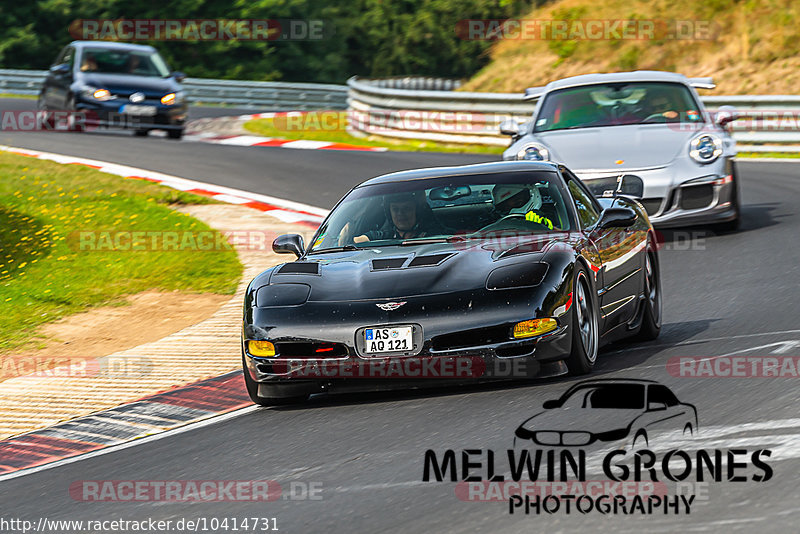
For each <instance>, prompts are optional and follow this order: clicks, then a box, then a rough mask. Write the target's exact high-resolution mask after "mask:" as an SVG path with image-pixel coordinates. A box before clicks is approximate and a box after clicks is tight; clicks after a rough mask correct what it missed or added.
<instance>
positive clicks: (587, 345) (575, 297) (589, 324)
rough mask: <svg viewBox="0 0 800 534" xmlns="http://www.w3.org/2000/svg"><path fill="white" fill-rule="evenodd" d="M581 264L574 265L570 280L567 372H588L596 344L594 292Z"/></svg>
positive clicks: (595, 355)
mask: <svg viewBox="0 0 800 534" xmlns="http://www.w3.org/2000/svg"><path fill="white" fill-rule="evenodd" d="M589 280H590V279H589V275H588V273H587V271H586V268H585V267H583V265H582V264H580V263H578V264H576V265H575V278H574V280H573V283H572V351H571V352H570V355H569V358H567V369H569V373H570V374H571V375H585V374H587V373H589V372H591V370H592V368H593V367H594V364H595V362H596V361H597V350H598V347H599V346H600V334H599V320H598V317H597V313H598V310H597V294H596V292H595V291H594V289H593V285H592V283H591V282H590V281H589Z"/></svg>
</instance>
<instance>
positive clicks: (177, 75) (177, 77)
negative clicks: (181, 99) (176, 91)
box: [171, 70, 186, 83]
mask: <svg viewBox="0 0 800 534" xmlns="http://www.w3.org/2000/svg"><path fill="white" fill-rule="evenodd" d="M171 76H172V77H173V78H175V81H176V82H178V83H181V82H183V80H185V79H186V75H185V74H184V73H182V72H181V71H179V70H176V71H175V72H173V73H172V74H171Z"/></svg>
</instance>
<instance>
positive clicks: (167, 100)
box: [161, 93, 175, 106]
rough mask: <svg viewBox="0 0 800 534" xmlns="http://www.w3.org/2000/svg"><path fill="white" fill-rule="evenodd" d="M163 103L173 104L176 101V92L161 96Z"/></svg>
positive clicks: (166, 104)
mask: <svg viewBox="0 0 800 534" xmlns="http://www.w3.org/2000/svg"><path fill="white" fill-rule="evenodd" d="M161 103H162V104H164V105H165V106H171V105H172V104H174V103H175V93H170V94H168V95H164V96H162V97H161Z"/></svg>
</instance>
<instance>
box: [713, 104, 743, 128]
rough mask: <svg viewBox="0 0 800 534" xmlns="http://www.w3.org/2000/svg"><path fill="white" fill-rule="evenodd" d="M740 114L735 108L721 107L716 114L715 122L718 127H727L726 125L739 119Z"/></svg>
mask: <svg viewBox="0 0 800 534" xmlns="http://www.w3.org/2000/svg"><path fill="white" fill-rule="evenodd" d="M739 117H740V115H739V112H738V111H736V108H735V107H733V106H720V107H719V109H718V110H717V112H716V113H715V114H714V122H715V123H717V125H718V126H725V125H726V124H728V123H730V122H733V121H735V120H737V119H739Z"/></svg>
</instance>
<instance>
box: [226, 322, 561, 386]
mask: <svg viewBox="0 0 800 534" xmlns="http://www.w3.org/2000/svg"><path fill="white" fill-rule="evenodd" d="M570 316H571V315H570ZM565 318H566V316H565ZM569 328H570V325H569V324H561V325H560V326H559V328H558V329H557V330H555V331H553V332H550V333H548V334H544V335H542V336H539V337H536V338H532V339H527V340H515V341H507V342H501V343H492V344H489V345H483V346H478V347H462V348H458V349H453V350H444V351H442V350H439V351H436V350H433V349H432V342H431V339H426V340H425V343H424V346H423V349H422V351H421V352H420V353H419V354H417V355H414V356H407V357H380V358H377V357H374V358H370V357H362V356H359V355H358V353H357V351H356V349H355V347H354V346H348V347H347V352H348V353H347V355H346V356H343V357H338V358H319V357H309V358H302V357H292V358H281V357H280V356H278V357H274V358H267V357H257V356H253V355H251V354H249V353H248V352H247V350H246V344H245V343H244V342H243V343H242V352H243V354H244V361H245V371H246V372H248V373H249V374H250V377H251V378H252V379H253V380H254V381H256V382H258V383H259V395H261V396H263V397H273V398H281V397H293V396H298V395H307V394H312V393H320V392H325V391H379V390H391V389H406V388H419V387H425V386H430V387H437V386H442V385H446V384H451V385H456V384H466V383H476V382H484V381H493V380H517V379H526V378H533V377H540V378H541V377H549V376H559V375H562V374H566V372H567V368H566V364H565V363H564V359H565V358H566V357H567V356H568V355H569V352H570V349H571V341H570V340H571V336H570V330H569ZM504 354H508V355H504Z"/></svg>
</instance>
